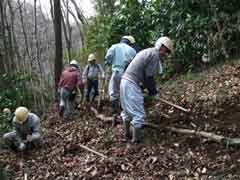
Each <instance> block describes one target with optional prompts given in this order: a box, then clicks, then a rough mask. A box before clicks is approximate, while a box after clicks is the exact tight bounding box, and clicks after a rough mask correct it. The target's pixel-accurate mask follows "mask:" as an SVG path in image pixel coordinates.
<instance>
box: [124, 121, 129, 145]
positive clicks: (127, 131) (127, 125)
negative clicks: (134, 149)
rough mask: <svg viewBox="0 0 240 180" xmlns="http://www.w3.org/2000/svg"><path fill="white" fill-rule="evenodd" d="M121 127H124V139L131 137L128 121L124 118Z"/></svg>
mask: <svg viewBox="0 0 240 180" xmlns="http://www.w3.org/2000/svg"><path fill="white" fill-rule="evenodd" d="M123 129H124V137H125V139H126V141H128V140H130V139H131V132H130V121H129V120H125V121H123Z"/></svg>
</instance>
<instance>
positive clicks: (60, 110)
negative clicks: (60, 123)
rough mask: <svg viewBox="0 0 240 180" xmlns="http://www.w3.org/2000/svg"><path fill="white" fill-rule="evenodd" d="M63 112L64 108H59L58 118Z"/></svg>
mask: <svg viewBox="0 0 240 180" xmlns="http://www.w3.org/2000/svg"><path fill="white" fill-rule="evenodd" d="M63 112H64V106H60V108H59V116H60V117H63Z"/></svg>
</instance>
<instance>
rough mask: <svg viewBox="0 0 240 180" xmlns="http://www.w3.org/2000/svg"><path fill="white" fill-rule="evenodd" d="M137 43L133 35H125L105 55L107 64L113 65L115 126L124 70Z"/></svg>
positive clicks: (109, 88) (112, 83) (111, 94)
mask: <svg viewBox="0 0 240 180" xmlns="http://www.w3.org/2000/svg"><path fill="white" fill-rule="evenodd" d="M134 43H135V39H134V37H133V36H123V37H122V39H121V41H120V43H117V44H114V45H112V46H111V47H110V48H109V49H108V51H107V54H106V56H105V65H112V75H111V79H110V82H109V86H108V93H109V96H110V101H111V106H112V114H113V117H114V118H113V119H114V120H113V126H115V124H116V116H117V109H118V107H119V100H120V92H119V91H120V81H121V78H122V75H123V73H124V71H125V70H126V68H127V66H128V65H129V63H130V62H131V61H132V59H133V58H134V57H135V55H136V51H135V49H134V48H132V47H131V45H133V44H134Z"/></svg>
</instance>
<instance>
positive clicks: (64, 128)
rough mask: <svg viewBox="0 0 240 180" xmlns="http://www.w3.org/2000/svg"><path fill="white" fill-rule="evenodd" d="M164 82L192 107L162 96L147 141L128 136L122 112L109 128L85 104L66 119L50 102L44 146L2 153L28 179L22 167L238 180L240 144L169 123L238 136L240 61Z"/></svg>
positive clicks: (44, 178) (129, 178) (42, 175)
mask: <svg viewBox="0 0 240 180" xmlns="http://www.w3.org/2000/svg"><path fill="white" fill-rule="evenodd" d="M160 88H161V97H162V98H163V99H166V100H168V101H171V102H173V103H175V104H177V105H180V106H182V107H184V108H188V109H190V112H188V113H186V112H183V111H180V110H178V109H176V108H173V107H172V106H169V105H167V104H165V103H161V104H160V106H158V107H155V109H153V108H151V107H148V108H147V111H148V112H149V111H150V110H151V112H152V113H151V114H149V113H148V116H147V118H146V122H148V123H152V124H153V123H154V124H155V126H157V127H159V128H151V127H146V128H145V143H144V144H142V145H133V144H131V143H126V142H124V141H123V126H122V124H121V121H120V120H119V123H118V125H117V126H116V127H115V128H112V127H111V123H109V122H105V121H102V120H99V119H98V118H96V117H95V116H94V113H92V112H91V111H90V109H88V108H83V107H82V108H80V109H78V110H76V112H75V115H74V117H75V118H74V120H73V121H69V122H63V121H62V120H61V119H60V118H59V116H58V113H57V112H56V109H54V108H53V109H52V110H51V113H49V114H48V115H47V116H46V117H47V118H44V119H43V120H42V121H43V134H44V138H45V141H46V142H45V145H44V146H43V148H41V149H38V150H36V151H30V152H27V153H25V154H15V153H13V152H8V153H1V154H0V161H1V163H2V164H3V166H4V167H5V169H6V170H7V172H8V173H9V174H10V175H11V177H12V178H11V179H14V180H20V179H21V180H22V179H24V174H25V178H26V177H27V179H31V180H64V179H66V180H77V179H109V180H112V179H115V180H124V179H125V180H136V179H137V180H138V179H139V180H140V179H142V180H150V179H153V180H155V179H156V180H239V179H240V171H239V169H240V151H239V146H238V145H229V144H228V143H224V142H216V141H213V140H210V139H207V138H204V137H201V136H197V135H195V134H193V135H189V134H182V133H175V132H172V131H170V130H168V129H166V127H175V128H185V129H189V130H196V131H205V132H211V133H214V134H217V135H222V136H225V137H230V138H240V64H238V63H229V64H226V65H221V66H217V67H214V68H210V69H208V70H206V71H204V72H202V73H198V74H188V76H187V77H186V75H185V76H179V77H178V78H176V79H172V80H171V81H168V82H166V83H164V84H163V85H161V87H160ZM148 106H149V105H148ZM101 112H102V113H104V114H106V116H109V106H108V105H107V104H105V105H103V107H102V111H101ZM163 113H164V115H163ZM166 115H167V116H169V117H168V118H167V117H166ZM80 145H85V146H87V147H89V148H91V149H93V150H95V151H97V152H99V153H102V154H104V155H105V156H106V157H105V158H103V157H101V156H99V155H96V154H93V153H91V152H89V151H86V150H84V149H83V148H81V146H80Z"/></svg>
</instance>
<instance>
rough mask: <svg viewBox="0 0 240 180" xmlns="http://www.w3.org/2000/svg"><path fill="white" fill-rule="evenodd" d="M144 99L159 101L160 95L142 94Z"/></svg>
mask: <svg viewBox="0 0 240 180" xmlns="http://www.w3.org/2000/svg"><path fill="white" fill-rule="evenodd" d="M144 100H145V101H159V100H160V96H159V94H156V95H155V96H149V95H144Z"/></svg>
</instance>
